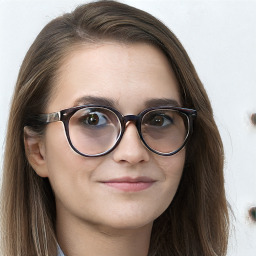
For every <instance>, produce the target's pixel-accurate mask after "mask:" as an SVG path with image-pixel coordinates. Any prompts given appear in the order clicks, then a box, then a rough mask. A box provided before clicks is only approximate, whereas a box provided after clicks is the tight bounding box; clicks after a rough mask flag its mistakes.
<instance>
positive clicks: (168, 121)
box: [145, 114, 173, 127]
mask: <svg viewBox="0 0 256 256" xmlns="http://www.w3.org/2000/svg"><path fill="white" fill-rule="evenodd" d="M145 124H147V125H151V126H158V127H166V126H169V125H172V124H173V119H172V118H171V117H170V116H168V115H165V114H154V115H150V116H149V117H147V118H146V120H145Z"/></svg>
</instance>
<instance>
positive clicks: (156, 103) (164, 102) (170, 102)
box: [145, 98, 180, 108]
mask: <svg viewBox="0 0 256 256" xmlns="http://www.w3.org/2000/svg"><path fill="white" fill-rule="evenodd" d="M145 106H146V108H151V107H160V106H172V107H180V104H179V103H178V101H176V100H174V99H167V98H161V99H150V100H147V101H146V102H145Z"/></svg>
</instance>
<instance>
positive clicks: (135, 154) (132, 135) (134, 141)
mask: <svg viewBox="0 0 256 256" xmlns="http://www.w3.org/2000/svg"><path fill="white" fill-rule="evenodd" d="M149 153H150V152H149V150H148V149H147V148H146V147H145V146H144V145H143V143H142V141H141V139H140V137H139V134H138V131H137V128H136V125H135V124H134V123H133V122H128V123H126V129H125V132H124V135H123V137H122V139H121V141H120V143H119V145H118V146H117V147H116V149H115V150H114V151H113V159H114V161H115V162H123V163H125V162H126V163H129V164H131V165H135V164H137V163H142V162H147V161H149V157H150V155H149Z"/></svg>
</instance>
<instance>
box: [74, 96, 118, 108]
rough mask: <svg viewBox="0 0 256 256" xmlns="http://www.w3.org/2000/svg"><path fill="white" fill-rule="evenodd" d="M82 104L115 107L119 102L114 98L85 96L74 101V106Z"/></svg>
mask: <svg viewBox="0 0 256 256" xmlns="http://www.w3.org/2000/svg"><path fill="white" fill-rule="evenodd" d="M81 105H102V106H106V107H114V106H115V105H117V104H116V102H115V101H114V100H112V99H109V98H105V97H95V96H83V97H81V98H79V99H77V100H76V101H75V102H74V106H81Z"/></svg>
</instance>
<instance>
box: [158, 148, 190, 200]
mask: <svg viewBox="0 0 256 256" xmlns="http://www.w3.org/2000/svg"><path fill="white" fill-rule="evenodd" d="M155 160H156V161H157V164H158V166H159V168H160V169H161V171H162V173H163V175H164V179H165V189H166V192H167V193H170V194H172V195H173V194H175V193H176V190H177V188H178V186H179V182H180V179H181V176H182V173H183V168H184V163H185V150H181V151H180V152H178V153H177V154H175V155H173V156H168V157H161V156H157V155H156V156H155ZM173 196H174V195H173Z"/></svg>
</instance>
